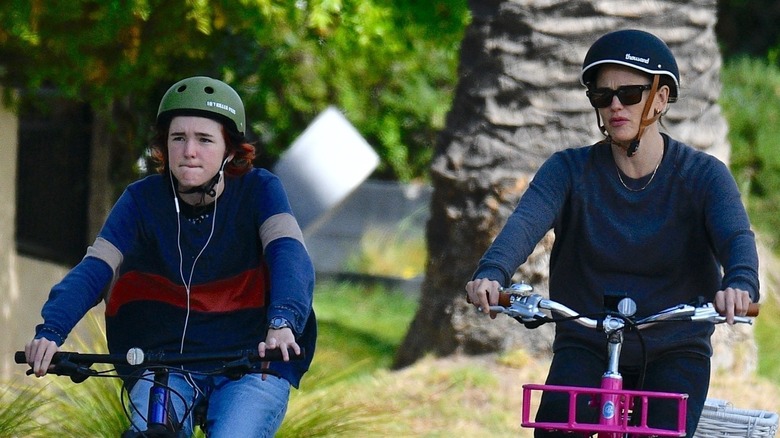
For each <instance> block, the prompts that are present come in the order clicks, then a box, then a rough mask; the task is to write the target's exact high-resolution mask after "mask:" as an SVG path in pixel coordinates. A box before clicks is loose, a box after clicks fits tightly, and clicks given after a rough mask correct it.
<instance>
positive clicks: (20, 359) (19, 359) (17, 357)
mask: <svg viewBox="0 0 780 438" xmlns="http://www.w3.org/2000/svg"><path fill="white" fill-rule="evenodd" d="M14 362H16V363H18V364H23V363H27V354H25V352H24V351H17V352H16V353H14Z"/></svg>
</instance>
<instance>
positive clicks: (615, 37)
mask: <svg viewBox="0 0 780 438" xmlns="http://www.w3.org/2000/svg"><path fill="white" fill-rule="evenodd" d="M580 81H581V83H582V84H583V85H584V86H585V87H586V90H587V91H586V95H587V97H588V99H589V100H590V103H591V105H592V106H593V108H594V109H595V111H596V120H597V123H598V125H599V128H600V129H601V132H602V133H603V134H604V136H605V138H604V139H603V140H601V141H599V142H598V143H595V144H593V145H590V146H585V147H579V148H571V149H566V150H563V151H560V152H557V153H555V154H553V155H552V156H551V157H550V158H549V159H548V160H547V161H546V162H545V163H544V165H542V167H541V168H540V169H539V171H538V172H537V173H536V175H535V177H534V179H533V181H532V182H531V184H530V185H529V187H528V190H527V191H526V193H525V194H524V195H523V196H522V198H521V199H520V202H519V203H518V205H517V207H516V209H515V211H514V212H513V213H512V215H511V216H510V217H509V219H508V220H507V223H506V225H505V226H504V228H503V229H502V231H501V232H500V233H499V235H498V236H497V237H496V239H495V241H494V243H493V244H492V245H491V247H490V248H489V249H488V250H487V251H486V252H485V254H484V255H483V257H482V258H481V260H480V262H479V266H478V267H477V269H476V272H475V274H474V276H473V278H472V280H471V281H469V282H468V283H467V284H466V291H467V294H468V299H469V300H470V301H471V302H472V303H473V304H474V305H475V306H478V307H481V309H482V310H483V311H484V312H486V313H489V305H495V304H496V302H497V299H498V293H499V287H500V286H501V285H508V284H509V283H510V282H511V277H512V276H513V274H514V273H515V272H516V270H517V267H518V266H519V265H520V264H522V263H524V262H525V260H526V259H527V257H528V255H529V254H530V253H531V252H532V251H533V249H534V247H535V245H536V244H537V243H538V242H539V240H540V239H541V238H542V237H543V236H544V235H545V234H546V233H547V232H548V231H549V230H550V229H553V230H554V232H555V243H554V246H553V249H552V252H551V257H550V277H549V278H550V280H549V290H550V298H551V299H553V300H555V301H558V302H561V303H563V304H565V305H566V306H568V307H570V308H572V309H577V311H578V312H580V313H581V314H594V313H598V312H602V311H603V309H604V307H605V301H610V297H611V296H628V297H631V298H632V299H633V300H634V301H635V302H636V303H637V307H638V309H639V313H640V316H641V314H645V315H648V314H652V313H654V312H657V311H659V310H661V309H664V308H666V307H670V306H673V305H676V304H679V303H681V302H690V301H693V300H695V299H696V298H697V297H699V296H703V297H704V298H705V299H706V300H707V301H712V302H713V303H714V304H715V306H716V308H717V310H718V311H720V312H721V313H723V314H724V315H726V316H727V320H728V321H729V322H730V323H733V321H734V316H735V315H744V314H745V312H746V311H747V308H748V304H749V303H750V302H756V301H758V298H759V282H758V255H757V251H756V244H755V237H754V234H753V232H752V231H751V227H750V222H749V219H748V216H747V213H746V212H745V209H744V207H743V205H742V201H741V199H740V193H739V191H738V188H737V185H736V183H735V181H734V179H733V177H732V176H731V174H730V173H729V169H728V168H727V167H726V166H725V165H724V164H723V163H722V162H720V161H718V160H717V159H716V158H714V157H712V156H710V155H708V154H706V153H704V152H701V151H697V150H695V149H693V148H691V147H690V146H688V145H685V144H683V143H681V142H679V141H677V140H675V139H673V138H671V137H670V136H669V135H667V134H664V133H661V130H660V126H659V125H660V119H661V117H662V116H663V115H664V114H665V113H666V111H667V109H668V106H669V104H670V103H672V102H675V101H676V100H677V99H678V96H679V94H680V74H679V71H678V67H677V62H676V60H675V58H674V55H673V54H672V52H671V50H670V49H669V48H668V46H667V45H666V44H665V43H664V42H663V41H662V40H661V39H659V38H657V37H656V36H654V35H652V34H650V33H647V32H644V31H639V30H620V31H616V32H611V33H608V34H606V35H604V36H602V37H601V38H599V39H598V40H597V41H596V42H595V43H594V44H593V45H592V46H591V47H590V49H589V51H588V53H587V55H586V56H585V60H584V62H583V65H582V70H581V74H580ZM713 331H714V326H713V325H712V324H711V323H693V324H687V325H685V326H683V327H682V329H681V328H680V327H679V326H678V325H675V324H659V325H658V326H657V327H652V328H650V329H648V330H647V331H646V332H645V333H644V336H643V337H644V344H645V345H644V347H646V350H643V345H642V343H641V342H640V340H639V338H638V336H637V335H636V333H632V332H628V333H626V337H625V341H624V345H623V354H622V356H621V363H620V366H621V373H622V374H623V376H624V378H625V386H624V387H625V388H632V387H635V386H639V385H640V384H642V382H643V384H642V388H637V389H644V390H650V391H667V392H678V393H687V394H689V396H690V398H689V401H688V412H687V430H686V432H687V436H688V437H691V436H692V435H693V432H694V431H695V429H696V425H697V422H698V419H699V416H700V415H701V411H702V407H703V405H704V401H705V398H706V396H707V390H708V386H709V378H710V356H711V355H712V346H711V343H710V336H711V335H712V333H713ZM553 351H554V355H553V360H552V364H551V366H550V370H549V374H548V377H547V384H551V385H576V386H591V387H598V386H599V381H600V378H601V374H602V372H603V370H604V369H605V361H606V347H605V340H604V337H603V335H601V334H600V333H597V332H596V331H589V330H587V329H585V328H583V327H581V326H579V325H577V324H575V323H573V322H571V321H570V322H568V323H560V324H558V325H557V327H556V334H555V341H554V344H553ZM643 351H644V352H645V353H646V354H647V357H649V358H650V359H649V361H648V362H647V363H646V364H645V363H644V361H643V360H642V358H643ZM645 365H646V369H645ZM566 412H567V406H566V404H565V398H561V397H557V396H556V395H554V394H549V395H548V394H546V395H545V396H544V397H543V399H542V401H541V406H540V409H539V411H538V414H537V420H538V421H546V420H550V421H561V420H562V419H565V418H566ZM649 415H650V420H651V423H656V424H664V421H665V420H667V419H669V418H676V416H675V415H669V413H668V412H665V411H664V410H663V409H657V410H655V411H654V412H650V413H649ZM536 436H557V435H556V433H555V432H544V431H541V430H537V431H536ZM566 436H571V435H566Z"/></svg>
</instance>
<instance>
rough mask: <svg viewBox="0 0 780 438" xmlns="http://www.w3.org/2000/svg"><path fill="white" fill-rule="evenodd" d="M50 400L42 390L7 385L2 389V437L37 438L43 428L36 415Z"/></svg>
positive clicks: (0, 432)
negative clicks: (30, 437) (36, 419)
mask: <svg viewBox="0 0 780 438" xmlns="http://www.w3.org/2000/svg"><path fill="white" fill-rule="evenodd" d="M49 401H50V398H48V397H46V396H45V395H43V394H42V390H41V389H40V388H34V387H29V386H27V387H23V386H22V385H6V386H5V387H3V388H1V389H0V437H23V436H35V435H37V434H39V433H40V431H41V426H40V425H39V424H38V423H37V422H36V421H35V413H36V411H37V410H38V409H40V408H42V407H43V406H44V405H46V403H47V402H49Z"/></svg>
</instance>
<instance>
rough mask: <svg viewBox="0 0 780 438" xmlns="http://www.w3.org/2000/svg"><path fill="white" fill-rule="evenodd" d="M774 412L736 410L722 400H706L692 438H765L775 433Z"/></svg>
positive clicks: (775, 420)
mask: <svg viewBox="0 0 780 438" xmlns="http://www.w3.org/2000/svg"><path fill="white" fill-rule="evenodd" d="M777 423H778V415H777V413H775V412H768V411H761V410H751V409H737V408H735V407H733V406H732V405H731V403H729V402H727V401H724V400H717V399H707V401H706V402H705V403H704V410H703V411H702V414H701V419H700V420H699V425H698V427H697V428H696V433H695V434H694V435H693V436H694V438H725V437H729V438H731V437H733V438H736V437H739V438H765V437H770V438H771V437H774V436H775V433H776V432H777Z"/></svg>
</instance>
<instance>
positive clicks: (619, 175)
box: [613, 155, 664, 192]
mask: <svg viewBox="0 0 780 438" xmlns="http://www.w3.org/2000/svg"><path fill="white" fill-rule="evenodd" d="M663 160H664V156H663V155H661V159H660V160H658V164H656V165H655V169H653V173H652V174H651V175H650V179H649V180H647V182H646V183H645V185H643V186H642V187H640V188H638V189H632V188H631V187H629V186H627V185H626V183H625V181H623V175H621V172H620V168H619V167H618V165H617V162H614V161H613V162H614V163H615V170H616V171H617V176H618V179H619V180H620V184H622V185H623V187H625V188H626V190H628V191H629V192H641V191H642V190H644V189H646V188H647V186H649V185H650V183H651V182H653V178H655V173H656V172H658V168H659V167H660V166H661V161H663Z"/></svg>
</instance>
